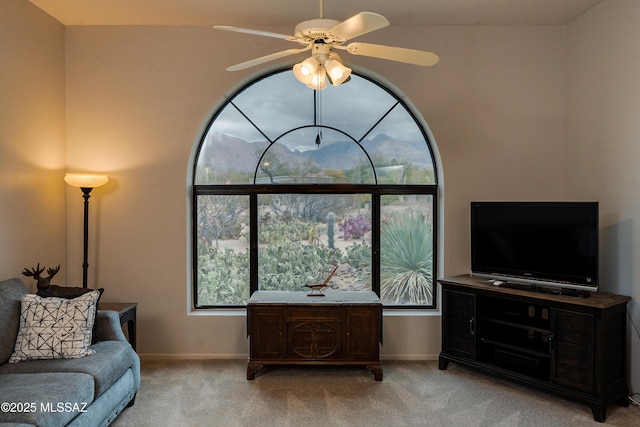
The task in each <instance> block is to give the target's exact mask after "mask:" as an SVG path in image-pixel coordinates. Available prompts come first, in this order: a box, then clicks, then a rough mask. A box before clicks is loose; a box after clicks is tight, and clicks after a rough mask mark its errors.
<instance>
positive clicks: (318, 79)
mask: <svg viewBox="0 0 640 427" xmlns="http://www.w3.org/2000/svg"><path fill="white" fill-rule="evenodd" d="M307 86H309V87H310V88H311V89H315V90H323V89H326V88H327V72H326V71H325V69H324V67H322V66H320V67H318V69H317V70H316V72H315V73H313V76H312V77H311V82H309V83H308V84H307Z"/></svg>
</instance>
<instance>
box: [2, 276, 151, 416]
mask: <svg viewBox="0 0 640 427" xmlns="http://www.w3.org/2000/svg"><path fill="white" fill-rule="evenodd" d="M27 292H28V290H27V288H26V287H25V285H24V283H23V282H22V280H20V279H18V278H16V279H10V280H6V281H2V282H0V404H1V405H2V408H1V410H0V426H10V425H20V426H24V425H27V426H30V425H33V426H43V427H54V426H82V427H93V426H108V425H109V424H110V423H111V422H113V420H114V419H115V418H116V417H117V416H118V414H119V413H120V412H122V410H124V409H125V408H126V407H127V406H131V405H133V402H134V399H135V395H136V392H137V391H138V389H139V388H140V359H139V357H138V355H137V354H136V353H135V351H133V349H132V348H131V345H129V343H128V342H127V340H126V338H125V336H124V334H123V332H122V329H121V326H120V319H119V317H118V313H116V312H115V311H98V312H97V314H96V327H95V337H96V342H95V343H94V344H92V345H91V348H92V349H94V350H95V354H94V355H91V356H86V357H82V358H79V359H53V360H29V361H23V362H18V363H8V360H9V357H10V356H11V354H12V352H13V349H14V345H15V341H16V337H17V335H18V328H19V323H20V298H21V297H22V296H23V295H24V294H26V293H27Z"/></svg>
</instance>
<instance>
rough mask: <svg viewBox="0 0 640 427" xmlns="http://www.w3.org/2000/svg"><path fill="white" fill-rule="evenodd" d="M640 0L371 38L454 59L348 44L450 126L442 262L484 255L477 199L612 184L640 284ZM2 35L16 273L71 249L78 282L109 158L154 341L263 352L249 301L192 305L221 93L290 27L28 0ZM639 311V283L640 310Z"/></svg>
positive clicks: (574, 194) (96, 274)
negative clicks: (193, 188)
mask: <svg viewBox="0 0 640 427" xmlns="http://www.w3.org/2000/svg"><path fill="white" fill-rule="evenodd" d="M639 8H640V4H639V3H638V2H636V1H635V0H604V1H602V2H601V3H599V4H598V6H596V7H595V8H593V9H592V10H591V11H589V12H588V13H587V14H585V15H584V16H582V17H580V18H578V19H576V20H575V21H574V22H572V23H571V24H569V25H568V26H566V27H563V26H541V27H537V26H503V27H501V26H443V27H438V26H433V27H425V28H411V27H408V28H407V27H396V28H394V29H393V30H392V31H391V30H384V32H383V31H380V32H376V33H373V34H372V35H369V36H367V37H364V38H363V40H362V41H368V42H373V43H388V44H392V45H397V46H407V47H413V48H424V49H428V50H434V51H436V52H438V53H439V54H440V55H441V58H442V61H441V62H440V64H438V65H437V66H436V67H433V68H428V69H424V68H419V67H413V66H409V65H401V64H396V63H393V62H385V61H379V60H373V59H367V58H360V57H351V56H346V57H345V59H346V60H347V61H348V62H349V63H351V64H353V65H356V66H359V67H361V68H365V69H370V70H373V71H374V72H375V73H376V74H377V75H379V76H380V77H381V78H382V79H384V80H386V81H389V82H392V83H393V84H394V85H395V87H396V88H397V89H398V90H399V91H401V92H402V93H404V94H405V95H406V96H407V97H408V99H409V100H410V101H411V103H412V104H413V105H414V106H415V107H416V108H417V109H418V110H419V111H420V112H421V113H422V115H423V116H424V118H425V120H426V121H427V123H428V124H429V126H430V129H431V131H432V132H433V134H434V136H435V138H436V142H437V145H438V147H437V148H438V150H439V156H440V158H441V162H442V173H443V181H442V182H443V188H442V202H443V215H442V218H441V219H442V224H443V229H444V232H443V233H444V238H443V239H442V240H441V246H442V249H441V262H443V263H444V268H443V270H441V274H446V275H451V274H457V273H464V272H467V270H468V268H469V254H468V252H469V251H468V247H469V231H468V229H469V226H468V224H469V202H470V201H471V200H487V199H495V200H504V199H563V198H568V199H588V200H599V201H600V202H601V217H602V218H601V222H602V225H603V233H602V240H603V247H602V282H603V288H604V289H605V290H611V291H614V292H618V293H624V294H627V295H632V296H634V298H637V297H638V296H639V295H638V294H639V293H640V291H638V287H637V286H636V284H635V281H637V280H638V274H639V272H638V267H636V264H637V263H636V262H635V257H636V254H635V252H637V250H636V248H637V247H638V243H639V241H640V235H639V231H638V228H639V227H638V226H637V225H636V224H635V221H636V219H637V217H638V212H639V211H640V206H639V204H640V201H639V198H638V197H635V194H634V191H635V188H636V187H637V184H636V183H637V181H638V178H639V176H638V174H640V172H638V171H637V168H636V167H635V164H636V159H637V158H638V154H639V153H638V151H639V150H640V148H638V144H637V141H638V136H639V131H638V129H637V127H635V126H634V122H635V121H636V120H635V119H636V116H637V112H638V111H639V109H640V105H639V104H640V93H638V91H639V90H640V89H639V88H640V84H638V83H640V82H639V81H638V80H639V79H640V77H639V76H640V73H638V70H639V69H640V64H639V63H638V61H640V59H639V57H638V55H637V54H635V52H636V51H637V49H636V46H635V41H636V40H638V39H639V38H640V37H639V36H640V30H639V28H640V25H639V24H640V22H639V19H640V10H639ZM272 30H273V31H278V32H288V31H289V30H290V29H288V28H273V29H272ZM0 40H2V41H3V43H2V44H0V57H2V58H3V63H2V65H1V66H0V93H2V97H0V199H1V200H2V203H3V207H2V209H1V210H0V233H1V234H0V241H1V242H2V244H1V245H0V259H2V262H0V274H1V276H0V277H11V276H16V275H18V274H19V272H20V271H21V270H22V268H23V267H25V266H28V265H32V264H33V263H34V262H38V261H40V262H41V263H44V264H47V265H53V264H57V263H58V262H59V263H61V264H62V268H63V271H62V272H61V273H60V276H59V277H60V278H61V280H62V282H64V279H65V276H67V275H68V278H69V280H68V282H69V283H71V284H75V283H79V281H80V278H81V266H80V264H81V250H82V240H81V229H82V216H81V213H82V211H81V198H80V194H79V191H78V190H76V189H73V188H67V187H66V186H65V185H64V183H63V181H62V175H63V172H64V171H65V170H70V171H96V172H104V173H107V174H109V176H110V178H111V181H110V182H109V183H108V184H107V185H106V186H105V187H102V188H99V189H96V190H94V192H93V193H92V197H91V241H90V249H91V250H90V261H89V262H90V276H89V280H90V285H91V286H96V285H99V286H104V287H105V288H106V293H105V296H104V298H105V300H107V301H137V302H139V304H140V305H139V315H138V316H139V337H140V338H139V349H140V351H141V353H143V354H147V355H151V354H165V355H193V356H212V357H229V356H232V357H235V356H243V355H246V353H247V340H246V336H245V333H246V329H245V318H244V316H243V315H241V314H235V315H234V314H223V315H215V316H207V315H189V314H188V307H189V300H188V297H187V294H188V286H189V280H190V279H189V277H190V275H189V258H188V243H189V242H188V231H189V230H188V225H187V224H188V218H189V211H188V199H189V194H188V185H189V165H190V161H191V156H192V152H193V148H194V146H195V144H196V143H197V141H198V138H199V137H200V136H201V134H202V132H203V126H204V124H205V123H206V121H207V120H208V119H209V118H210V116H211V114H212V112H213V108H214V106H215V105H216V104H217V103H219V102H220V101H221V99H222V98H223V97H224V95H225V93H227V92H228V91H230V90H232V88H234V87H237V86H238V85H239V84H240V83H241V82H242V81H244V80H245V79H247V78H248V77H249V76H250V75H251V73H252V72H254V70H248V71H246V72H240V73H229V72H226V71H224V69H225V68H226V66H228V65H230V64H234V63H238V62H241V61H243V60H246V59H248V58H252V57H255V56H259V55H262V54H264V53H265V52H273V51H277V50H280V49H282V48H283V47H282V44H281V43H282V42H281V41H278V40H272V39H266V38H257V37H252V36H247V35H242V34H231V33H222V32H215V31H213V30H211V29H210V28H208V27H68V28H66V29H65V28H64V27H63V26H62V25H61V24H59V23H58V22H57V21H55V20H53V19H51V18H50V17H48V16H46V15H44V14H43V13H42V12H40V11H39V10H38V9H36V8H35V7H33V6H32V5H31V4H30V3H28V2H26V1H22V0H10V1H3V2H0ZM6 41H9V42H8V43H7V42H6ZM6 59H9V60H8V61H7V60H6ZM65 67H66V70H65ZM65 71H66V75H65ZM65 108H66V111H65ZM65 140H66V145H65ZM67 211H68V216H67V213H66V212H67ZM65 229H66V230H65ZM65 232H66V234H65ZM65 252H66V260H65ZM66 270H68V274H67V273H66ZM639 311H640V309H639V308H638V305H637V303H636V302H635V301H632V303H631V304H630V314H631V317H632V318H633V319H634V320H635V323H636V324H638V323H639V322H640V319H639V318H638V317H639ZM630 330H631V331H632V330H633V329H632V328H630ZM384 333H385V345H384V348H383V355H384V357H386V358H430V357H435V356H436V355H437V353H438V352H439V350H440V319H439V316H438V315H437V313H427V314H426V315H425V314H424V313H418V314H414V315H408V316H399V315H391V314H387V315H386V316H385V331H384ZM629 338H630V340H631V343H632V344H631V346H630V352H631V354H630V356H631V357H632V359H630V360H638V358H639V356H638V352H639V351H638V337H637V335H633V334H631V332H630V334H629ZM630 365H631V374H630V376H631V378H632V382H631V386H632V389H636V390H637V389H638V388H639V387H640V380H639V376H640V373H639V372H638V371H640V369H638V368H637V367H636V366H634V365H632V364H631V363H630Z"/></svg>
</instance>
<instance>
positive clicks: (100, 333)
mask: <svg viewBox="0 0 640 427" xmlns="http://www.w3.org/2000/svg"><path fill="white" fill-rule="evenodd" d="M95 333H96V337H95V338H96V339H95V341H124V342H127V338H126V337H125V336H124V332H122V325H121V324H120V316H119V315H118V312H117V311H112V310H98V311H97V312H96V329H95Z"/></svg>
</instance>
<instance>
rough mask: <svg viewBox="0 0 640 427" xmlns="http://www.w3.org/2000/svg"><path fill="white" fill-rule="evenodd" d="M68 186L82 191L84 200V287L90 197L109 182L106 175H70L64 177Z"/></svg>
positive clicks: (87, 254)
mask: <svg viewBox="0 0 640 427" xmlns="http://www.w3.org/2000/svg"><path fill="white" fill-rule="evenodd" d="M64 180H65V181H66V182H67V184H69V185H71V186H73V187H78V188H80V190H82V198H83V199H84V234H83V241H82V243H83V248H82V287H83V288H86V287H87V285H88V280H87V272H88V270H89V197H91V196H90V193H91V190H93V189H94V188H96V187H100V186H101V185H104V184H106V183H107V181H109V178H108V177H107V176H106V175H83V174H75V173H68V174H66V175H65V176H64Z"/></svg>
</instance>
